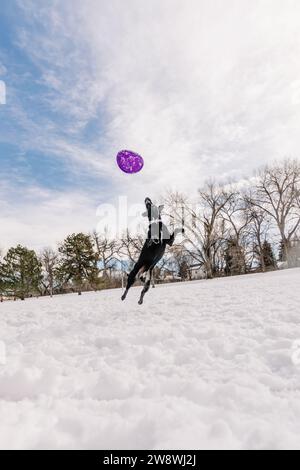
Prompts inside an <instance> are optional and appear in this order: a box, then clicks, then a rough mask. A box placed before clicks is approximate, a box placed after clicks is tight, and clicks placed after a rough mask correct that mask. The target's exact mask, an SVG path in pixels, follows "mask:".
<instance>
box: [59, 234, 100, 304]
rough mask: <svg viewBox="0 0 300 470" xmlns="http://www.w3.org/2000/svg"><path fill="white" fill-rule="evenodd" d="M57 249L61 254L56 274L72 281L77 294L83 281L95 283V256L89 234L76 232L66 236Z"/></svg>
mask: <svg viewBox="0 0 300 470" xmlns="http://www.w3.org/2000/svg"><path fill="white" fill-rule="evenodd" d="M58 251H59V253H60V255H61V258H60V261H59V267H58V270H57V273H58V276H59V277H60V279H62V280H64V282H69V281H72V283H73V285H74V287H75V289H76V290H77V291H78V294H79V295H81V292H82V288H83V286H84V284H85V283H88V284H89V285H94V284H95V283H97V278H98V273H99V270H98V267H97V256H96V255H95V252H94V247H93V242H92V239H91V237H90V236H89V235H85V234H84V233H78V234H73V235H70V236H68V237H67V238H66V239H65V241H64V242H63V244H62V245H61V246H60V247H59V250H58Z"/></svg>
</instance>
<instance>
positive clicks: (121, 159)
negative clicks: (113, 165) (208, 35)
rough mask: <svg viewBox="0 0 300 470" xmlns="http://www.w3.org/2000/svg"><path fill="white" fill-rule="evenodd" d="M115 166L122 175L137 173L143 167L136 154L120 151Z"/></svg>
mask: <svg viewBox="0 0 300 470" xmlns="http://www.w3.org/2000/svg"><path fill="white" fill-rule="evenodd" d="M117 164H118V166H119V168H120V170H122V171H123V172H124V173H128V174H133V173H139V172H140V171H141V170H142V169H143V167H144V160H143V157H141V156H140V155H139V154H138V153H135V152H132V151H131V150H121V152H119V153H118V155H117Z"/></svg>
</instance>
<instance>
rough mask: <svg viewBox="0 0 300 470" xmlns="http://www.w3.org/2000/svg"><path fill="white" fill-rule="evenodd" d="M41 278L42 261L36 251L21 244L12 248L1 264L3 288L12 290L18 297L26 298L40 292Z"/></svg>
mask: <svg viewBox="0 0 300 470" xmlns="http://www.w3.org/2000/svg"><path fill="white" fill-rule="evenodd" d="M41 279H42V270H41V263H40V262H39V260H38V258H37V256H36V253H35V252H34V251H33V250H28V249H27V248H25V247H23V246H21V245H18V246H17V247H16V248H10V250H9V251H8V252H7V255H6V256H5V258H4V261H3V263H2V265H1V284H2V289H3V290H8V291H11V292H13V294H14V296H15V297H16V298H20V299H21V300H25V298H26V297H29V296H30V295H33V294H34V293H36V292H39V287H40V282H41Z"/></svg>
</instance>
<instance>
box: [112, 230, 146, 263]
mask: <svg viewBox="0 0 300 470" xmlns="http://www.w3.org/2000/svg"><path fill="white" fill-rule="evenodd" d="M144 243H145V240H144V238H143V237H142V236H141V235H136V236H133V235H132V234H131V233H130V231H129V230H127V231H126V232H125V233H124V234H123V236H122V239H121V241H120V245H119V250H118V254H119V255H120V256H121V257H125V258H127V259H128V260H129V262H130V264H132V265H133V264H135V263H136V261H137V258H138V256H139V254H140V252H141V250H142V248H143V245H144Z"/></svg>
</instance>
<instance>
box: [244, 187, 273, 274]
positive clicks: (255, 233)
mask: <svg viewBox="0 0 300 470" xmlns="http://www.w3.org/2000/svg"><path fill="white" fill-rule="evenodd" d="M244 199H245V211H246V214H247V216H246V217H247V219H248V220H249V241H250V242H251V243H252V256H253V261H254V260H255V259H257V260H258V262H259V265H260V267H261V270H262V271H263V272H265V271H266V263H265V254H264V252H265V243H266V241H267V239H268V235H269V232H270V228H271V223H270V216H269V215H268V214H267V212H266V211H265V210H263V209H262V208H260V207H257V206H256V205H255V200H254V197H253V194H252V191H251V190H250V191H249V193H248V194H245V196H244Z"/></svg>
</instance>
